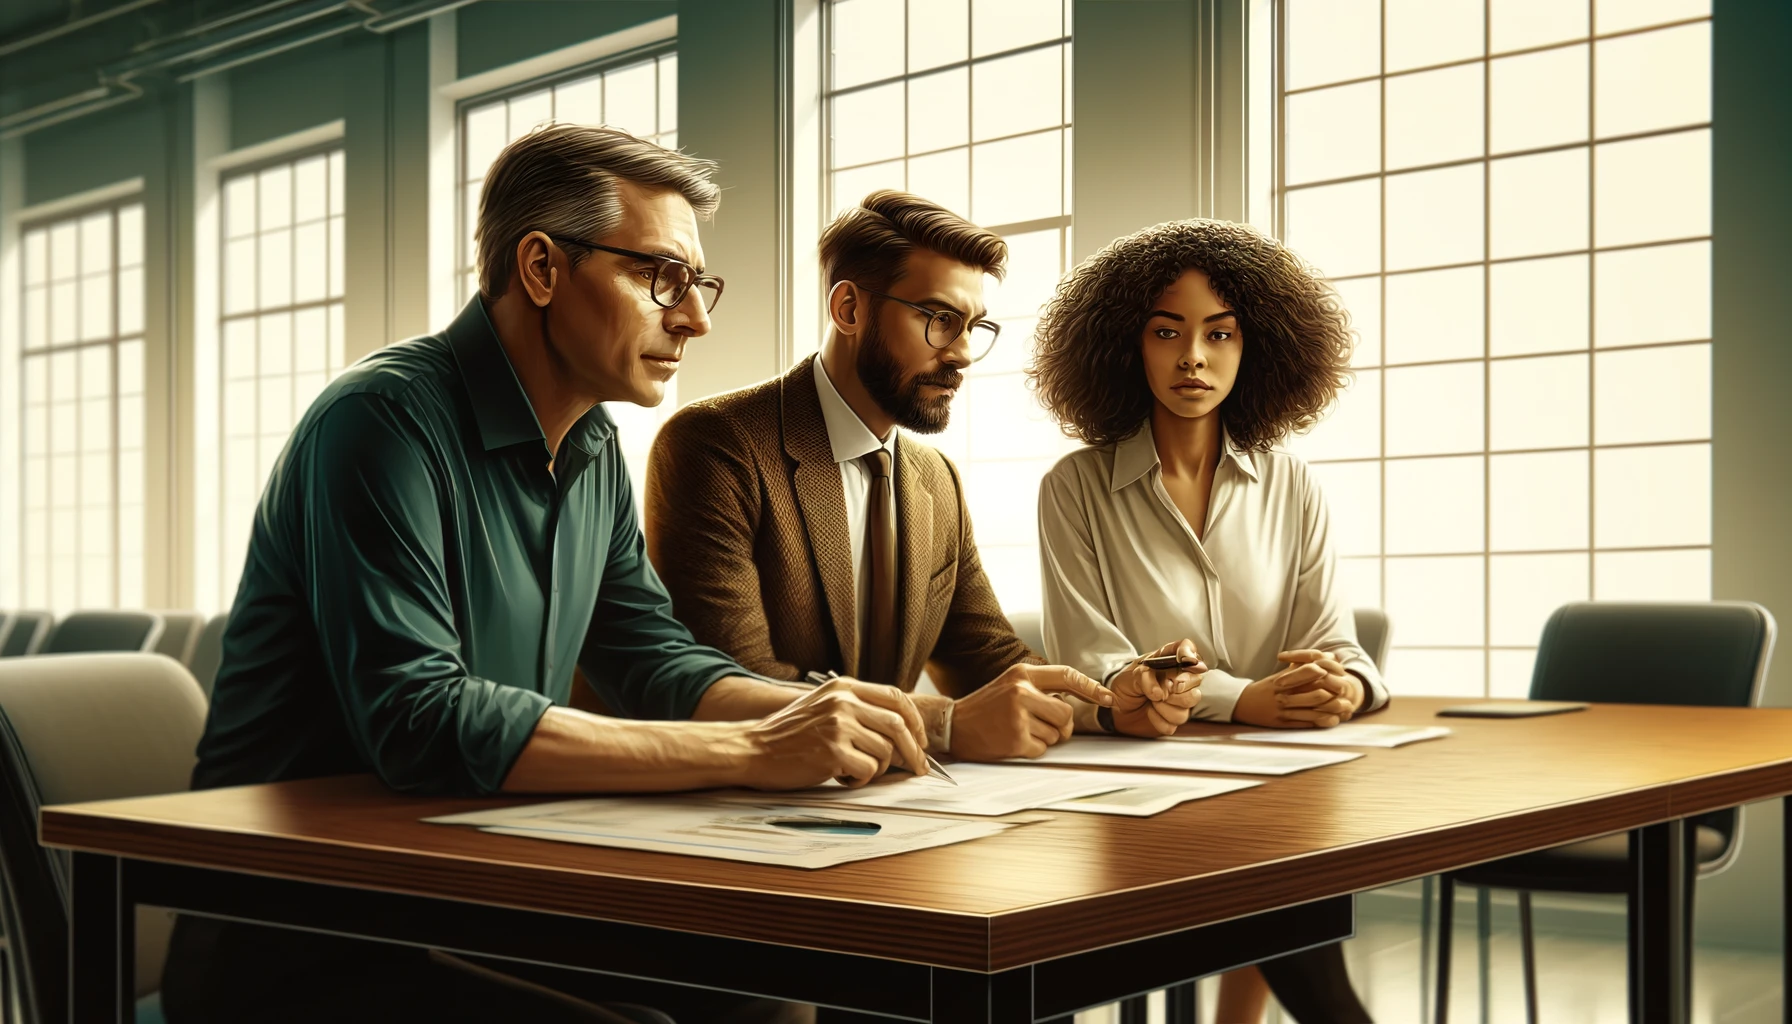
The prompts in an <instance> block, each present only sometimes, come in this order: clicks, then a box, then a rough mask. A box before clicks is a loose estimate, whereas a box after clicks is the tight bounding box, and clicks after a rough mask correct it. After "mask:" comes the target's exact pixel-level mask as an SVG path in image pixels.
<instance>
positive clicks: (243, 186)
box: [224, 174, 255, 238]
mask: <svg viewBox="0 0 1792 1024" xmlns="http://www.w3.org/2000/svg"><path fill="white" fill-rule="evenodd" d="M254 231H255V175H253V174H245V175H243V176H242V177H240V178H232V179H231V180H229V181H227V182H225V183H224V237H225V238H241V237H242V236H244V235H247V234H252V233H254Z"/></svg>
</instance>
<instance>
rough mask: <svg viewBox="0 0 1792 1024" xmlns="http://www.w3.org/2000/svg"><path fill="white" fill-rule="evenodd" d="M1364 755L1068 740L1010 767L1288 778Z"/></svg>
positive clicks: (1121, 740)
mask: <svg viewBox="0 0 1792 1024" xmlns="http://www.w3.org/2000/svg"><path fill="white" fill-rule="evenodd" d="M1362 756H1363V755H1362V754H1357V753H1350V752H1348V751H1342V750H1284V749H1282V748H1280V747H1265V746H1261V745H1258V744H1238V743H1177V742H1175V741H1173V740H1144V739H1132V738H1121V737H1106V736H1072V737H1071V738H1070V739H1067V740H1065V741H1064V742H1062V743H1059V744H1057V745H1056V746H1053V747H1050V748H1048V749H1047V750H1046V752H1045V754H1044V756H1042V757H1039V758H1036V759H1034V760H1031V761H1027V760H1017V761H1011V762H1009V763H1010V764H1044V765H1059V764H1086V765H1100V766H1102V767H1109V768H1156V769H1160V770H1166V771H1178V772H1232V773H1235V774H1240V775H1292V774H1294V773H1295V772H1303V771H1306V770H1307V769H1309V768H1323V767H1324V766H1326V765H1331V764H1342V763H1344V762H1345V761H1354V760H1356V759H1357V758H1359V757H1362Z"/></svg>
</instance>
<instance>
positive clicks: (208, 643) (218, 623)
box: [188, 612, 230, 698]
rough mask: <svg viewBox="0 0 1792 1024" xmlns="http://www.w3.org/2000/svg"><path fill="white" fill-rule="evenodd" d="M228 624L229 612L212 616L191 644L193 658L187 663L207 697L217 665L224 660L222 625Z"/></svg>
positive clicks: (216, 676)
mask: <svg viewBox="0 0 1792 1024" xmlns="http://www.w3.org/2000/svg"><path fill="white" fill-rule="evenodd" d="M228 625H230V613H228V612H226V613H224V614H223V615H214V616H212V617H211V618H210V619H208V620H207V621H206V623H205V629H204V630H203V631H201V632H200V634H199V638H198V640H197V641H196V642H195V643H194V644H193V659H192V661H190V662H188V664H189V665H191V666H192V669H193V678H194V679H197V680H198V681H199V688H200V689H201V690H204V691H205V695H206V697H207V698H209V697H211V695H212V683H214V682H216V681H217V678H218V665H219V664H220V663H221V662H223V660H224V627H225V626H228Z"/></svg>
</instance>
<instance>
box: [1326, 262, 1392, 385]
mask: <svg viewBox="0 0 1792 1024" xmlns="http://www.w3.org/2000/svg"><path fill="white" fill-rule="evenodd" d="M1332 288H1333V289H1334V290H1336V291H1337V293H1338V301H1339V302H1340V303H1342V304H1343V305H1344V308H1345V309H1346V310H1348V311H1349V313H1350V325H1351V327H1353V328H1355V330H1356V351H1355V352H1353V353H1351V356H1350V365H1352V366H1376V365H1378V364H1380V362H1381V279H1380V278H1375V277H1357V278H1351V279H1350V280H1347V281H1333V282H1332Z"/></svg>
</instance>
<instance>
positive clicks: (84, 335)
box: [81, 274, 112, 341]
mask: <svg viewBox="0 0 1792 1024" xmlns="http://www.w3.org/2000/svg"><path fill="white" fill-rule="evenodd" d="M111 334H112V276H111V275H110V274H89V275H88V276H86V277H83V278H82V279H81V340H83V341H91V340H93V339H95V338H105V337H108V336H110V335H111Z"/></svg>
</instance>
